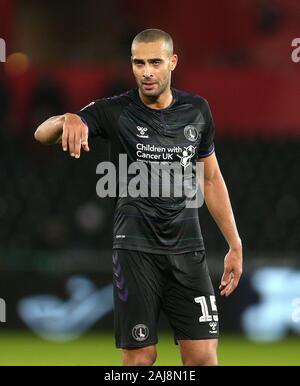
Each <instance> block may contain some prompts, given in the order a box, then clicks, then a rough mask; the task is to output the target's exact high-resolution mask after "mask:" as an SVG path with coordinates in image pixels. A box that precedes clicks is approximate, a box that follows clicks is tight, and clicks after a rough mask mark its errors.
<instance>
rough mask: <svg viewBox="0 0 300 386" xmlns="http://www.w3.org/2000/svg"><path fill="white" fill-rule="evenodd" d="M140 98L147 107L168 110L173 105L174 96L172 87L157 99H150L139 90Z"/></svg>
mask: <svg viewBox="0 0 300 386" xmlns="http://www.w3.org/2000/svg"><path fill="white" fill-rule="evenodd" d="M139 96H140V99H141V101H142V102H143V103H144V104H145V105H146V106H147V107H150V108H151V109H156V110H161V109H166V108H167V107H169V106H170V105H171V104H172V101H173V94H172V91H171V88H170V87H168V88H167V89H166V90H165V91H164V92H163V93H162V94H160V95H159V96H157V97H148V96H146V95H143V94H142V93H141V91H140V89H139Z"/></svg>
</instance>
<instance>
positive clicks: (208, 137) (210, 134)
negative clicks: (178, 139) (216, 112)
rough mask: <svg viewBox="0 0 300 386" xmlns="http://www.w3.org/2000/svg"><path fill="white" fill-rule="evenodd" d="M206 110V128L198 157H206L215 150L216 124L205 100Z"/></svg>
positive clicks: (204, 113)
mask: <svg viewBox="0 0 300 386" xmlns="http://www.w3.org/2000/svg"><path fill="white" fill-rule="evenodd" d="M204 108H205V111H204V112H203V115H204V119H205V130H204V132H203V134H202V138H201V142H200V146H199V150H198V157H199V158H205V157H208V156H210V155H211V154H213V152H214V151H215V145H214V137H215V124H214V120H213V117H212V113H211V110H210V107H209V104H208V102H207V101H205V107H204Z"/></svg>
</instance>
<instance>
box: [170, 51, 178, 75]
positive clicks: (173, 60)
mask: <svg viewBox="0 0 300 386" xmlns="http://www.w3.org/2000/svg"><path fill="white" fill-rule="evenodd" d="M170 62H171V68H170V69H171V71H174V70H175V68H176V66H177V63H178V55H176V54H173V55H172V56H171V60H170Z"/></svg>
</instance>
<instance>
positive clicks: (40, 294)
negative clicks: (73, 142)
mask: <svg viewBox="0 0 300 386" xmlns="http://www.w3.org/2000/svg"><path fill="white" fill-rule="evenodd" d="M150 27H156V28H162V29H164V30H166V31H168V32H169V33H170V34H171V35H172V36H173V38H174V41H175V50H176V52H177V53H178V54H179V65H178V68H177V70H176V73H174V78H173V86H174V87H176V88H179V89H184V90H187V91H191V92H194V93H197V94H199V95H202V96H204V97H205V98H206V99H208V101H209V102H210V106H211V108H212V112H213V115H214V119H215V123H216V150H217V156H218V159H219V163H220V165H221V168H222V171H223V174H224V177H225V180H226V182H227V185H228V189H229V192H230V195H231V200H232V205H233V208H234V211H235V216H236V220H237V224H238V227H239V231H240V234H241V236H242V239H243V243H244V249H245V251H244V253H245V267H244V268H245V271H244V276H243V278H242V280H241V283H240V286H239V289H238V291H237V292H236V293H235V294H234V295H232V296H231V297H230V298H228V299H223V298H222V299H221V298H220V297H217V301H218V306H219V312H220V316H221V334H222V339H221V340H220V346H219V357H220V364H221V365H264V364H265V365H300V337H299V334H300V309H299V307H300V300H299V299H300V269H299V265H300V264H299V250H300V179H299V166H300V163H299V154H300V152H299V148H300V146H299V145H300V108H299V98H300V93H299V90H300V76H299V74H300V63H298V64H297V63H294V62H293V61H292V59H291V53H292V50H293V48H292V47H291V42H292V40H293V39H295V38H297V37H299V38H300V3H299V1H298V0H239V1H234V0H227V1H223V2H221V1H218V0H211V1H202V0H201V1H199V0H198V1H197V0H186V1H184V2H182V1H179V0H172V1H170V0H165V1H163V2H159V1H155V0H153V1H152V2H150V3H146V4H141V2H139V1H137V0H111V1H109V2H107V1H102V0H97V1H96V0H86V1H85V2H84V3H83V2H81V1H77V0H76V1H72V2H70V1H66V0H61V1H60V2H59V5H58V3H56V2H53V1H49V0H45V1H43V2H40V1H37V0H26V1H22V0H20V1H16V0H0V38H2V39H4V40H5V42H6V56H7V57H6V62H5V63H0V141H1V145H2V146H1V153H0V159H1V162H0V175H1V185H0V298H2V299H3V300H4V301H5V302H6V310H5V309H4V306H3V305H4V303H3V302H2V303H1V302H0V306H1V307H2V311H0V316H1V318H0V319H1V321H0V347H1V351H0V365H15V364H16V365H18V364H24V365H53V364H60V365H64V364H66V365H89V364H90V365H119V364H121V355H120V351H119V350H117V349H115V348H114V340H113V331H112V327H113V311H112V296H111V289H112V288H111V269H112V266H111V265H112V264H111V242H112V240H111V233H112V217H113V205H114V203H113V201H112V200H109V199H102V200H100V199H98V198H97V196H96V192H95V185H96V181H97V175H96V173H95V171H96V165H97V164H98V163H99V162H100V161H102V160H104V159H105V158H106V156H107V146H106V144H105V143H104V142H101V141H97V140H95V141H94V142H92V143H91V152H90V153H89V154H88V155H87V154H84V155H83V157H82V158H81V159H80V160H79V161H75V160H74V159H71V158H70V157H69V156H68V155H67V154H63V153H62V151H61V149H60V147H55V146H54V147H42V146H41V145H39V144H37V143H35V142H34V140H33V133H34V130H35V129H36V127H37V126H38V124H40V123H41V122H42V121H43V120H45V119H46V118H48V117H49V116H51V115H56V114H61V113H64V112H66V111H72V112H74V111H78V110H79V109H80V108H82V107H83V106H85V105H86V104H87V103H89V102H90V101H92V100H94V99H97V98H100V97H104V96H111V95H115V94H118V93H120V92H122V91H125V90H126V89H128V88H130V87H132V86H134V81H133V78H132V76H131V68H130V62H129V55H130V42H131V40H132V38H133V37H134V36H135V34H136V33H138V32H139V31H141V30H143V29H146V28H150ZM200 220H201V224H202V230H203V233H204V237H205V244H206V248H207V256H208V262H209V266H210V269H211V276H212V279H213V281H214V284H215V288H216V289H217V288H218V285H219V280H220V277H221V274H222V268H223V258H224V255H225V253H226V243H225V242H224V240H223V239H222V237H221V235H220V233H219V231H218V229H217V227H216V225H215V224H214V222H213V221H212V219H211V218H210V216H209V214H208V212H207V210H206V208H202V209H201V210H200ZM4 311H6V312H4ZM4 321H5V322H4ZM158 351H159V360H158V362H157V364H161V365H177V364H178V365H179V364H180V360H179V353H178V348H177V347H176V346H175V345H174V344H173V341H172V337H171V334H170V329H169V327H168V324H167V322H166V320H165V318H164V317H163V315H162V318H161V321H160V343H159V346H158Z"/></svg>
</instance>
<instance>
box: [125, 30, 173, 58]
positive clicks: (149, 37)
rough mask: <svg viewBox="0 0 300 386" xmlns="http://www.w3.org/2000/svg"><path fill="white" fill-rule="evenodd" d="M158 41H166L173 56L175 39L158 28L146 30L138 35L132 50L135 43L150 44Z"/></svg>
mask: <svg viewBox="0 0 300 386" xmlns="http://www.w3.org/2000/svg"><path fill="white" fill-rule="evenodd" d="M157 40H164V41H165V43H166V44H167V45H168V46H169V50H170V53H171V55H172V54H173V39H172V37H171V35H170V34H168V33H167V32H165V31H163V30H161V29H157V28H149V29H145V30H144V31H142V32H140V33H138V34H137V35H136V36H135V38H134V39H133V41H132V44H131V48H132V46H133V44H134V43H150V42H156V41H157Z"/></svg>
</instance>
